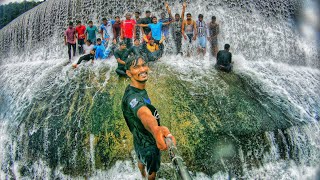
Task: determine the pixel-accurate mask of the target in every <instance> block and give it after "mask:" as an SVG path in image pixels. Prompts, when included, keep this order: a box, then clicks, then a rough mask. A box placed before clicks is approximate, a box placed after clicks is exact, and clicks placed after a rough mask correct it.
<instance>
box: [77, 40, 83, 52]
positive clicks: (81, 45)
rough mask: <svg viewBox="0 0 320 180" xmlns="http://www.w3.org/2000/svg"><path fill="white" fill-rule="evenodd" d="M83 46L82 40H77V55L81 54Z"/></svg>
mask: <svg viewBox="0 0 320 180" xmlns="http://www.w3.org/2000/svg"><path fill="white" fill-rule="evenodd" d="M83 45H84V39H78V51H79V55H81V54H83V53H84V52H83Z"/></svg>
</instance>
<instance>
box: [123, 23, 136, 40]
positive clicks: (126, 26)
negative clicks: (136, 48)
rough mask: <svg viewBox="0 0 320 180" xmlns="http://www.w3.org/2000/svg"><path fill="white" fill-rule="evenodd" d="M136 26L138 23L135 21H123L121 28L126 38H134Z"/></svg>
mask: <svg viewBox="0 0 320 180" xmlns="http://www.w3.org/2000/svg"><path fill="white" fill-rule="evenodd" d="M135 25H136V21H135V20H133V19H129V20H124V21H122V25H121V28H122V30H123V37H124V38H129V39H132V38H133V29H134V27H135Z"/></svg>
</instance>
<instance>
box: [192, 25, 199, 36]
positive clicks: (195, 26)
mask: <svg viewBox="0 0 320 180" xmlns="http://www.w3.org/2000/svg"><path fill="white" fill-rule="evenodd" d="M193 32H194V37H197V35H198V30H197V23H196V21H193Z"/></svg>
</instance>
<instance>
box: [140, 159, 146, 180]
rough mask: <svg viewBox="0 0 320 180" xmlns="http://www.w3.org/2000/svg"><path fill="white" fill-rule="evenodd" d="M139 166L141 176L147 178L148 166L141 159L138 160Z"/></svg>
mask: <svg viewBox="0 0 320 180" xmlns="http://www.w3.org/2000/svg"><path fill="white" fill-rule="evenodd" d="M138 168H139V170H140V173H141V176H142V177H143V178H146V177H147V173H146V170H145V168H146V166H145V165H144V164H142V163H141V162H140V161H139V160H138Z"/></svg>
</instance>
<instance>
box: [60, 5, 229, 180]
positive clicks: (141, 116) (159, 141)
mask: <svg viewBox="0 0 320 180" xmlns="http://www.w3.org/2000/svg"><path fill="white" fill-rule="evenodd" d="M165 7H166V10H167V13H168V14H169V16H168V17H166V13H161V18H160V19H159V20H158V18H157V17H155V16H151V12H150V11H146V12H145V13H146V14H145V18H140V12H139V11H136V12H135V13H134V14H135V19H132V18H131V14H130V13H127V14H125V20H121V19H120V17H119V16H116V17H115V20H108V19H106V18H103V19H102V21H103V23H102V24H101V26H100V27H99V28H97V27H96V26H94V25H93V22H92V21H89V22H88V26H87V27H86V26H85V25H82V24H81V22H80V21H77V26H76V28H74V27H73V23H72V22H70V23H69V27H68V29H67V30H66V31H65V44H66V45H68V54H69V61H70V62H71V58H72V52H73V56H75V53H76V42H77V43H78V49H79V54H81V55H82V54H84V55H82V56H81V57H80V58H79V60H78V62H77V63H76V64H73V65H72V66H73V67H74V68H77V66H78V65H79V64H80V63H81V62H82V61H90V60H91V61H92V62H94V60H95V59H107V58H110V57H111V56H112V55H113V56H114V57H115V59H116V60H117V62H118V67H117V69H116V73H117V74H118V75H119V76H124V77H128V78H130V80H131V83H130V84H129V85H128V86H127V88H126V90H125V92H124V96H123V99H122V103H121V107H122V112H123V116H124V119H125V121H126V124H127V126H128V128H129V130H130V132H131V133H132V135H133V144H134V150H135V152H136V155H137V158H138V167H139V170H140V172H141V175H142V176H143V177H144V178H148V179H155V178H156V173H157V171H158V170H159V168H160V164H161V163H160V162H161V153H160V151H161V150H166V149H168V144H166V142H167V141H168V138H169V139H171V141H172V142H174V144H175V137H174V136H173V135H172V134H171V132H170V130H169V129H168V128H167V127H165V126H161V125H160V116H159V112H158V111H157V109H156V108H155V107H154V106H153V105H152V103H151V100H150V98H149V96H148V93H147V91H146V89H145V87H146V82H147V80H148V77H149V76H148V72H149V67H148V64H147V63H148V62H150V61H157V60H159V59H160V58H161V57H162V55H163V53H164V51H165V48H164V43H165V41H167V42H168V41H170V40H173V41H174V43H173V44H174V45H175V49H176V52H175V53H176V54H182V53H181V46H182V42H183V41H182V38H184V39H185V43H187V44H188V45H190V44H191V43H193V42H194V41H196V43H197V48H196V49H197V52H198V53H199V54H200V53H203V54H205V53H206V44H207V42H206V41H207V40H208V41H209V42H210V50H211V53H212V56H214V57H217V64H216V67H217V68H218V69H220V70H223V71H226V72H230V71H231V69H232V65H231V59H232V55H231V53H230V52H229V49H230V45H229V44H225V46H224V50H221V51H219V52H218V37H217V36H218V34H219V25H218V24H217V23H216V17H215V16H212V20H211V22H209V23H208V24H207V23H205V22H204V20H203V15H202V14H199V15H198V20H197V21H194V20H193V19H192V16H191V14H190V13H186V19H184V14H185V10H186V7H187V4H186V3H183V5H182V13H181V15H180V14H175V16H174V17H173V16H172V14H171V9H170V7H169V5H168V4H167V3H165ZM98 32H99V33H100V34H101V38H97V33H98ZM170 32H171V33H172V39H171V37H169V34H170ZM190 47H191V48H192V46H191V45H190V46H189V47H188V48H190ZM71 49H72V50H73V51H71ZM190 50H191V49H189V50H188V51H187V52H189V51H190ZM186 55H187V56H189V55H190V54H188V53H187V54H186ZM173 159H174V157H173ZM177 169H181V168H177ZM184 172H185V173H187V172H188V171H184Z"/></svg>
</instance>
